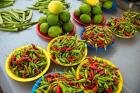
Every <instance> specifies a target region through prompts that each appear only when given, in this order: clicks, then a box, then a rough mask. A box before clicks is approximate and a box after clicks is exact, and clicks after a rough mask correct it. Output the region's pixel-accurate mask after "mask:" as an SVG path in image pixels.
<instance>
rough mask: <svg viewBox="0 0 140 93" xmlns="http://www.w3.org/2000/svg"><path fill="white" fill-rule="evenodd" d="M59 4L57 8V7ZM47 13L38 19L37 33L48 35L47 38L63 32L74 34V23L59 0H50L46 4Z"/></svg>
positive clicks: (49, 38)
mask: <svg viewBox="0 0 140 93" xmlns="http://www.w3.org/2000/svg"><path fill="white" fill-rule="evenodd" d="M58 6H59V8H57V7H58ZM52 7H53V8H52ZM48 11H49V13H48V14H47V15H45V16H42V17H41V18H40V19H39V21H38V22H39V24H38V26H39V27H38V28H37V30H38V29H39V31H38V32H40V33H39V34H40V35H42V36H44V37H48V40H51V39H53V38H54V37H57V36H60V35H63V34H66V33H68V34H71V35H73V34H74V30H75V29H74V28H75V27H74V25H73V23H72V22H71V21H70V17H71V15H70V12H69V11H68V10H64V6H63V4H62V3H61V2H60V1H52V2H50V4H49V5H48Z"/></svg>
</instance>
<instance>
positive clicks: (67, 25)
mask: <svg viewBox="0 0 140 93" xmlns="http://www.w3.org/2000/svg"><path fill="white" fill-rule="evenodd" d="M73 28H74V25H73V24H72V23H71V22H69V23H65V24H64V25H63V29H64V31H65V32H66V33H69V32H70V31H72V30H73Z"/></svg>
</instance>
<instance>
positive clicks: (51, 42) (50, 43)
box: [47, 36, 87, 66]
mask: <svg viewBox="0 0 140 93" xmlns="http://www.w3.org/2000/svg"><path fill="white" fill-rule="evenodd" d="M62 37H64V36H59V37H56V38H54V39H53V40H51V41H50V42H49V44H48V47H47V52H48V55H49V57H50V59H51V60H52V61H53V62H54V63H56V64H59V65H62V66H75V65H78V64H79V63H81V62H82V61H83V60H84V59H85V58H86V56H87V46H86V44H85V46H86V48H85V51H84V56H83V58H82V59H81V60H80V61H79V62H76V63H74V64H63V63H61V62H57V61H56V60H54V59H53V58H52V56H51V53H50V51H51V50H50V48H51V46H52V44H53V43H54V42H55V41H56V40H57V39H60V38H62Z"/></svg>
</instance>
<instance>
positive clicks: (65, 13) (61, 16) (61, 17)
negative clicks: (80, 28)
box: [60, 10, 70, 22]
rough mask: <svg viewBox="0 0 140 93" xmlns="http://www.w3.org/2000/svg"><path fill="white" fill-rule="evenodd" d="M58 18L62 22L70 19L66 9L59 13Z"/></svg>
mask: <svg viewBox="0 0 140 93" xmlns="http://www.w3.org/2000/svg"><path fill="white" fill-rule="evenodd" d="M60 20H61V21H63V22H69V20H70V12H69V11H67V10H64V11H63V12H62V13H61V14H60Z"/></svg>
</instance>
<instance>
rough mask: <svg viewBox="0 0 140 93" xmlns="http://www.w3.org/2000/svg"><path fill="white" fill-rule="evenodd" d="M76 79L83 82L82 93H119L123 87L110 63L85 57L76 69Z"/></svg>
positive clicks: (120, 77)
mask: <svg viewBox="0 0 140 93" xmlns="http://www.w3.org/2000/svg"><path fill="white" fill-rule="evenodd" d="M76 77H77V79H78V80H83V82H81V83H80V84H82V86H81V87H82V89H84V90H85V92H84V93H120V92H121V90H122V86H123V79H122V75H121V73H120V71H119V69H118V68H116V66H115V65H113V64H112V63H111V62H110V61H108V60H105V59H102V58H97V57H87V58H86V59H85V60H84V61H83V62H82V63H81V64H80V65H79V66H78V68H77V71H76Z"/></svg>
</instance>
